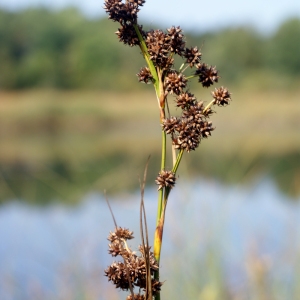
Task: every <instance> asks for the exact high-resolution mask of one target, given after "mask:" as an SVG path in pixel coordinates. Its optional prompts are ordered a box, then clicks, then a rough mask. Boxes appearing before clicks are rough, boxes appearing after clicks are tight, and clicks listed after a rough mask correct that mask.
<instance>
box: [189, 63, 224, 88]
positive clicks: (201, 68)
mask: <svg viewBox="0 0 300 300" xmlns="http://www.w3.org/2000/svg"><path fill="white" fill-rule="evenodd" d="M196 67H197V70H196V72H195V75H197V76H199V82H201V83H202V85H203V87H209V86H211V85H212V84H214V82H218V80H219V76H218V71H217V69H216V67H212V66H210V67H209V66H208V65H207V64H198V65H196Z"/></svg>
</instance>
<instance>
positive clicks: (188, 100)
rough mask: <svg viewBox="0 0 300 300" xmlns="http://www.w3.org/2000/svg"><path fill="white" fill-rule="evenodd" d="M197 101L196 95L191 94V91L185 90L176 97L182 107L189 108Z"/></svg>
mask: <svg viewBox="0 0 300 300" xmlns="http://www.w3.org/2000/svg"><path fill="white" fill-rule="evenodd" d="M195 101H196V97H195V96H194V94H191V93H190V92H185V93H182V94H180V95H179V96H178V97H177V98H176V105H177V106H178V107H180V108H181V109H187V108H189V107H190V106H192V105H194V104H195Z"/></svg>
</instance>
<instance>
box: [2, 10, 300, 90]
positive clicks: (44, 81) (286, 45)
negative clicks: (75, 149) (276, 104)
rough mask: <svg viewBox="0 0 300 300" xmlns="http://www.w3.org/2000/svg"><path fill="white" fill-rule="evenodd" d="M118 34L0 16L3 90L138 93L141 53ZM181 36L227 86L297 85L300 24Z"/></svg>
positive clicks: (71, 20) (67, 15)
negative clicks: (274, 29)
mask: <svg viewBox="0 0 300 300" xmlns="http://www.w3.org/2000/svg"><path fill="white" fill-rule="evenodd" d="M117 27H118V25H117V24H116V23H113V22H110V21H109V20H107V18H106V17H105V18H103V19H87V18H85V17H83V15H82V14H81V13H80V12H79V11H78V10H76V9H72V8H70V9H66V10H63V11H59V12H53V11H50V10H46V9H29V10H25V11H20V12H8V11H4V10H0V65H1V73H0V88H1V89H24V88H33V87H48V88H49V87H51V88H63V89H71V88H98V89H106V90H107V89H113V90H114V91H115V90H116V89H119V90H129V89H137V88H141V86H140V85H137V84H136V77H135V76H134V75H135V74H136V73H137V72H138V71H139V69H140V67H142V66H143V65H144V62H143V61H142V57H141V55H137V54H138V52H139V49H138V48H134V49H130V47H127V46H126V47H124V46H123V45H121V44H120V43H119V42H118V39H117V37H116V35H115V34H114V32H115V31H116V30H117ZM186 35H187V41H188V45H189V46H195V45H198V46H201V45H202V52H203V59H204V61H205V62H207V63H209V64H213V65H216V66H217V68H218V69H220V70H221V76H222V78H224V79H226V81H227V82H230V83H241V82H242V81H244V80H245V78H247V84H249V82H250V83H251V78H252V79H253V78H254V79H255V85H261V87H263V88H265V87H274V80H275V81H276V86H277V87H278V86H279V87H280V86H281V87H286V86H287V84H288V85H289V86H293V85H297V83H299V78H300V55H299V53H300V39H299V38H296V37H299V36H300V19H289V20H287V21H286V22H285V23H283V24H282V25H281V26H280V27H279V28H278V30H277V32H275V33H274V34H273V35H272V36H263V35H261V34H259V33H258V32H255V31H254V30H252V29H251V28H247V27H245V28H232V29H226V30H221V31H217V32H211V33H206V34H198V35H196V34H189V33H188V32H186ZM130 75H132V76H130ZM258 76H259V77H260V80H257V78H258ZM115 77H118V79H117V84H116V83H115V82H116V81H115V80H114V78H115ZM249 78H250V79H249Z"/></svg>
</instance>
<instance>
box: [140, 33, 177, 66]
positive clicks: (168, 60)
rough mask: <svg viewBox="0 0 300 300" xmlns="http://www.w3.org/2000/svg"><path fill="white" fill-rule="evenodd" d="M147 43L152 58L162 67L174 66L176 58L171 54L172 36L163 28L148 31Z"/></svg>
mask: <svg viewBox="0 0 300 300" xmlns="http://www.w3.org/2000/svg"><path fill="white" fill-rule="evenodd" d="M146 45H147V49H148V53H149V55H150V59H151V60H152V61H153V63H154V64H155V65H156V66H158V67H160V68H161V69H168V68H170V67H171V66H172V64H173V62H174V59H173V58H172V57H170V56H169V52H170V47H171V46H170V37H169V36H168V35H166V34H165V33H164V32H163V31H161V30H150V31H149V32H148V33H147V38H146Z"/></svg>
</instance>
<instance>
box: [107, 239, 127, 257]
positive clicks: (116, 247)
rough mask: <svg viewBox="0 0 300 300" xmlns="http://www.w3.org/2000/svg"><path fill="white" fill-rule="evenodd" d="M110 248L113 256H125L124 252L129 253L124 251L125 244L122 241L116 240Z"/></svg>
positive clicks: (109, 251) (109, 250)
mask: <svg viewBox="0 0 300 300" xmlns="http://www.w3.org/2000/svg"><path fill="white" fill-rule="evenodd" d="M108 248H109V249H108V253H109V254H110V255H111V256H118V255H124V254H125V253H124V252H125V251H127V250H126V249H124V245H123V242H121V241H120V240H114V241H113V243H111V244H109V245H108Z"/></svg>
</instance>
